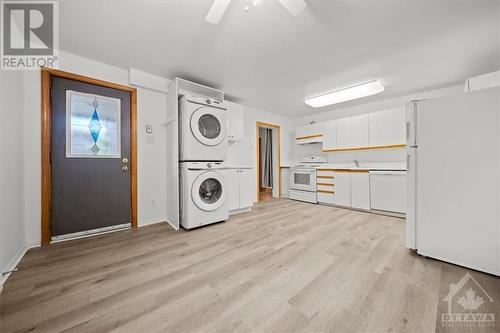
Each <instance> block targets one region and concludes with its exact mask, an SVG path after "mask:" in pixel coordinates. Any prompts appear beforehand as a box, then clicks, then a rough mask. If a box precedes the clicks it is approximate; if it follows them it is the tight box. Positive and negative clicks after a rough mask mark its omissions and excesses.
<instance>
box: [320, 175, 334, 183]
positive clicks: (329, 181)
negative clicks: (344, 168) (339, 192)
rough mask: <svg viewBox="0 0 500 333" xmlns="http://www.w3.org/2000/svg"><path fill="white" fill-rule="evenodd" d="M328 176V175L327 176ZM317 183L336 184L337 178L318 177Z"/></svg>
mask: <svg viewBox="0 0 500 333" xmlns="http://www.w3.org/2000/svg"><path fill="white" fill-rule="evenodd" d="M325 177H327V176H325ZM316 184H318V185H319V184H330V185H333V184H335V179H334V178H316Z"/></svg>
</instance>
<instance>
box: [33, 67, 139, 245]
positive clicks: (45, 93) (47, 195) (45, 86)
mask: <svg viewBox="0 0 500 333" xmlns="http://www.w3.org/2000/svg"><path fill="white" fill-rule="evenodd" d="M40 74H41V75H40V76H41V94H42V95H41V103H42V105H41V111H42V112H41V117H42V118H41V130H42V136H41V144H42V156H41V157H42V158H41V164H42V175H41V176H42V188H41V190H42V216H41V238H42V239H41V244H42V246H45V245H48V244H50V240H51V232H50V218H51V213H52V167H51V165H50V151H51V147H52V142H51V140H52V103H51V98H50V90H51V85H52V78H53V77H59V78H64V79H70V80H75V81H79V82H83V83H89V84H93V85H97V86H101V87H106V88H112V89H116V90H121V91H125V92H128V93H130V193H131V202H130V206H131V207H130V211H131V212H130V214H131V225H132V228H137V89H135V88H132V87H129V86H125V85H121V84H117V83H112V82H107V81H103V80H99V79H94V78H91V77H87V76H82V75H78V74H73V73H69V72H65V71H61V70H57V69H50V68H42V70H41V71H40Z"/></svg>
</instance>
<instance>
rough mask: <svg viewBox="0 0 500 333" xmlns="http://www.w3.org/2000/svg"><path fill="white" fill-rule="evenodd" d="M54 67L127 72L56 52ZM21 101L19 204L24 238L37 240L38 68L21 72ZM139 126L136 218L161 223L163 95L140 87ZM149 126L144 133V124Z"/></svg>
mask: <svg viewBox="0 0 500 333" xmlns="http://www.w3.org/2000/svg"><path fill="white" fill-rule="evenodd" d="M59 59H60V62H59V65H60V66H59V69H61V70H65V71H69V72H73V73H76V74H81V75H86V76H90V77H94V78H98V79H102V80H106V81H111V82H115V83H121V84H129V72H128V70H127V69H122V68H118V67H114V66H110V65H107V64H103V63H100V62H97V61H94V60H90V59H86V58H83V57H79V56H76V55H73V54H70V53H66V52H60V57H59ZM24 81H25V82H24V85H25V103H24V128H25V135H24V144H25V150H24V161H25V168H24V179H25V184H24V193H25V196H24V204H25V217H24V218H25V231H26V241H27V242H28V243H29V244H39V243H40V214H41V207H40V201H41V197H40V182H41V178H40V172H41V171H40V133H41V128H40V72H38V71H33V72H25V73H24ZM137 97H138V98H137V125H138V138H137V143H138V201H139V202H138V210H139V211H138V222H139V225H145V224H148V223H152V222H156V221H164V220H165V216H166V208H165V205H166V194H165V193H166V188H165V185H164V184H166V180H165V177H166V173H165V163H166V162H165V161H166V152H165V148H164V147H165V132H166V131H165V121H166V120H165V117H166V94H165V93H161V92H158V91H152V90H148V89H143V88H139V89H138V96H137ZM146 124H151V125H153V129H154V132H153V134H152V135H146V133H145V125H146Z"/></svg>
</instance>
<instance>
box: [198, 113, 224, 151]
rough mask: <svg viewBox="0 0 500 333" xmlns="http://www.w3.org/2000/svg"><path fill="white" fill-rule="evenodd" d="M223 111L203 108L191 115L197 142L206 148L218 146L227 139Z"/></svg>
mask: <svg viewBox="0 0 500 333" xmlns="http://www.w3.org/2000/svg"><path fill="white" fill-rule="evenodd" d="M224 112H225V111H223V110H219V109H216V108H211V107H205V106H202V107H200V108H198V109H196V110H195V111H194V112H193V114H192V115H191V132H192V133H193V135H194V137H195V138H196V140H198V141H199V142H200V143H202V144H204V145H206V146H216V145H218V144H219V143H221V142H222V141H224V138H225V137H226V122H225V121H223V119H224V118H225V117H222V115H224Z"/></svg>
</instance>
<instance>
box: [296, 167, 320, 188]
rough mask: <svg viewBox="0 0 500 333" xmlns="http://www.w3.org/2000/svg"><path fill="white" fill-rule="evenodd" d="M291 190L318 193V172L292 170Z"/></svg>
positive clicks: (312, 170)
mask: <svg viewBox="0 0 500 333" xmlns="http://www.w3.org/2000/svg"><path fill="white" fill-rule="evenodd" d="M290 188H291V189H294V190H302V191H310V192H316V170H315V169H295V168H292V169H290Z"/></svg>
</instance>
